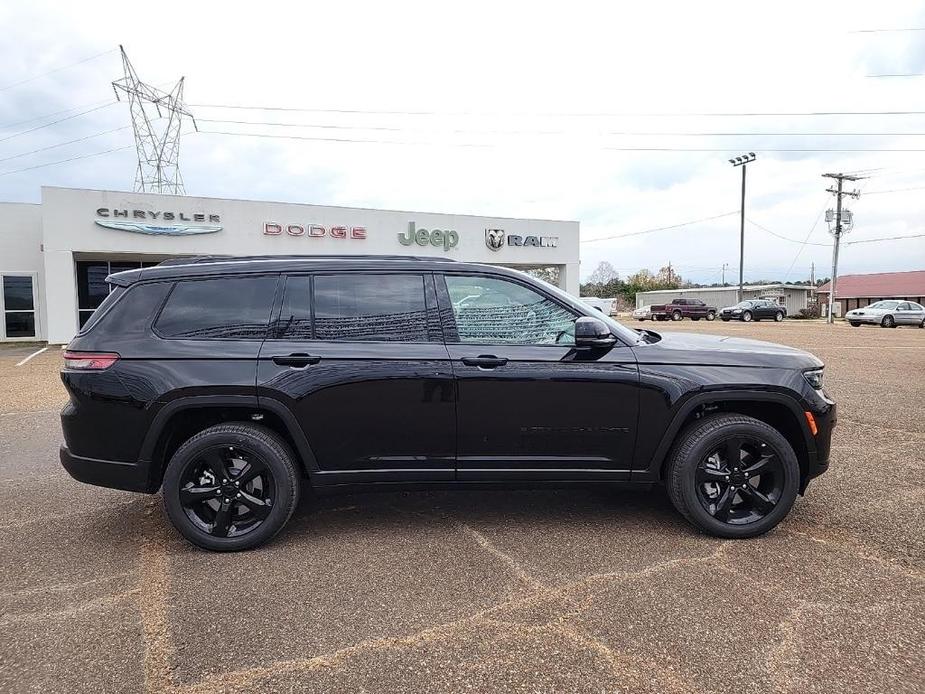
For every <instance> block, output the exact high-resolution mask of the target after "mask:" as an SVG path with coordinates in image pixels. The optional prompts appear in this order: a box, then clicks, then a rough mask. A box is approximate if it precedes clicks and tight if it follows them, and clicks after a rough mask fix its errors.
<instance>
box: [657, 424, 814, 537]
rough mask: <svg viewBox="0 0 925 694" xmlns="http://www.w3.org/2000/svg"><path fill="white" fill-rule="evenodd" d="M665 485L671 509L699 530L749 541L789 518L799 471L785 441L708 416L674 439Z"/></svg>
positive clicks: (763, 429)
mask: <svg viewBox="0 0 925 694" xmlns="http://www.w3.org/2000/svg"><path fill="white" fill-rule="evenodd" d="M665 483H666V487H667V490H668V496H669V497H670V498H671V501H672V503H673V504H674V506H675V508H677V509H678V511H679V512H680V513H681V514H682V515H683V516H684V517H685V518H687V519H688V520H689V521H690V522H691V523H693V524H694V525H695V526H697V527H698V528H700V529H701V530H703V531H705V532H707V533H710V534H711V535H716V536H719V537H729V538H746V537H754V536H756V535H761V534H763V533H766V532H767V531H768V530H770V529H771V528H773V527H774V526H775V525H777V524H778V523H779V522H780V521H781V520H782V519H783V518H784V516H786V515H787V513H789V511H790V508H791V507H792V506H793V502H794V501H795V500H796V497H797V492H798V491H799V484H800V466H799V463H798V462H797V458H796V454H795V453H794V452H793V448H792V447H791V446H790V444H789V443H788V441H787V439H786V438H784V437H783V435H782V434H781V433H780V432H779V431H777V430H776V429H774V428H773V427H771V426H770V425H768V424H766V423H765V422H762V421H760V420H757V419H754V418H752V417H748V416H746V415H741V414H736V413H725V414H712V415H707V416H705V417H702V418H700V419H698V420H695V421H694V422H692V423H691V424H690V425H688V427H687V428H686V429H685V430H684V431H683V432H682V433H681V434H680V435H679V437H678V440H677V442H676V444H675V448H674V450H673V451H672V454H671V456H670V457H669V460H668V467H667V470H666V473H665Z"/></svg>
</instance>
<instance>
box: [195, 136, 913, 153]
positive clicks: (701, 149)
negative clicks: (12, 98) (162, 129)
mask: <svg viewBox="0 0 925 694" xmlns="http://www.w3.org/2000/svg"><path fill="white" fill-rule="evenodd" d="M200 132H203V133H206V134H210V135H228V136H232V137H259V138H268V139H273V140H305V141H310V142H347V143H360V144H378V145H413V146H424V147H433V146H441V147H488V148H490V147H497V146H500V145H499V143H484V142H483V143H478V142H413V141H410V140H379V139H372V138H355V137H354V138H351V137H309V136H304V135H274V134H271V133H243V132H231V131H227V130H201V131H200ZM597 149H600V150H606V151H611V152H694V153H712V154H715V153H729V152H737V151H739V150H738V149H733V148H728V147H610V146H603V147H598V148H597ZM761 151H762V152H807V153H811V152H893V153H899V152H904V153H911V152H925V148H897V147H893V148H880V147H867V148H848V147H828V148H818V147H813V148H804V147H762V148H761Z"/></svg>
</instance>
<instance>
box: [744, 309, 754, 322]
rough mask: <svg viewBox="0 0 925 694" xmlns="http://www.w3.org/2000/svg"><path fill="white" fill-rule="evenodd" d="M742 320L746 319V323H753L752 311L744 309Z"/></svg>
mask: <svg viewBox="0 0 925 694" xmlns="http://www.w3.org/2000/svg"><path fill="white" fill-rule="evenodd" d="M742 320H743V321H745V322H746V323H751V322H752V312H751V311H744V312H743V313H742Z"/></svg>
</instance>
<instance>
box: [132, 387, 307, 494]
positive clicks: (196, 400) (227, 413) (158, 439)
mask: <svg viewBox="0 0 925 694" xmlns="http://www.w3.org/2000/svg"><path fill="white" fill-rule="evenodd" d="M226 422H250V423H256V424H259V425H261V426H264V427H266V428H268V429H270V430H272V431H274V432H275V433H277V434H279V435H280V436H281V437H282V438H283V440H284V441H286V443H287V444H288V445H289V447H290V448H291V449H292V451H293V452H294V453H295V455H296V456H297V457H298V459H299V462H300V466H301V469H302V472H303V474H304V475H305V476H307V477H309V478H311V476H312V473H313V472H314V471H315V470H317V469H318V465H317V461H316V459H315V456H314V453H313V452H312V449H311V446H310V445H309V443H308V440H307V438H306V437H305V433H304V432H303V431H302V428H301V427H300V426H299V425H298V421H297V420H296V419H295V417H293V415H292V413H290V412H289V411H288V410H287V409H286V407H285V405H283V404H282V403H280V402H278V401H275V400H269V399H267V398H261V399H260V401H259V402H258V399H257V397H256V396H234V395H220V396H211V395H206V396H190V397H184V398H179V399H177V400H173V401H171V402H169V403H167V404H166V405H164V406H163V407H162V408H161V409H160V411H158V413H157V415H155V417H154V419H153V421H152V423H151V426H150V427H149V429H148V433H147V434H146V435H145V439H144V441H143V442H142V445H141V450H140V453H139V460H140V461H141V462H142V463H144V464H147V465H148V467H149V473H148V487H149V490H150V491H151V492H155V491H157V490H158V489H159V488H160V486H161V482H162V480H163V477H164V470H165V469H166V467H167V463H168V462H169V461H170V458H171V456H172V455H173V453H174V452H175V451H176V450H177V448H179V447H180V446H181V445H182V444H183V442H184V441H186V440H187V439H189V438H190V437H191V436H193V435H194V434H196V433H197V432H199V431H202V430H203V429H205V428H207V427H210V426H212V425H214V424H221V423H226Z"/></svg>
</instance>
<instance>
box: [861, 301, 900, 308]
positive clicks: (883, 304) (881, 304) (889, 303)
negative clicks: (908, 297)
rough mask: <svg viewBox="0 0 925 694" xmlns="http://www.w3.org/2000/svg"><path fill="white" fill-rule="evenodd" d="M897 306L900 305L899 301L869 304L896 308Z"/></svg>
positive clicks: (874, 306)
mask: <svg viewBox="0 0 925 694" xmlns="http://www.w3.org/2000/svg"><path fill="white" fill-rule="evenodd" d="M897 306H899V302H898V301H878V302H876V303H873V304H871V305H870V306H868V308H896V307H897Z"/></svg>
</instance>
